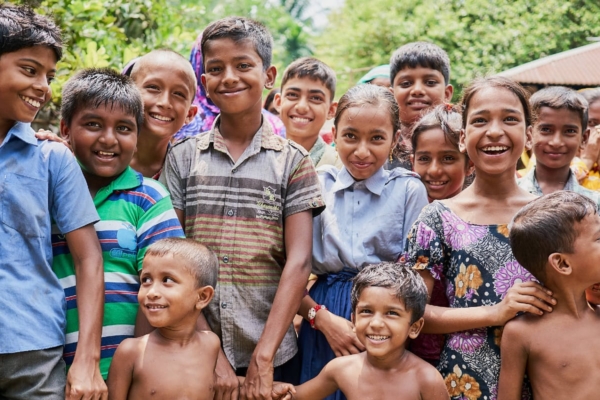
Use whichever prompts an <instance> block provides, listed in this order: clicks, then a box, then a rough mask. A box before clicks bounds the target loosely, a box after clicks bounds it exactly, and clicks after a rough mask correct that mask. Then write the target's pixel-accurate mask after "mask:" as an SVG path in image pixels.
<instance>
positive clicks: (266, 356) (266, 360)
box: [252, 345, 275, 366]
mask: <svg viewBox="0 0 600 400" xmlns="http://www.w3.org/2000/svg"><path fill="white" fill-rule="evenodd" d="M259 346H260V345H259ZM259 346H256V349H255V350H254V353H253V354H252V359H253V360H254V362H255V363H256V364H257V365H259V366H260V365H265V364H271V365H272V364H273V361H274V359H275V354H274V353H272V352H269V351H265V350H263V349H261V348H260V347H259Z"/></svg>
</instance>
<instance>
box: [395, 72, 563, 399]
mask: <svg viewBox="0 0 600 400" xmlns="http://www.w3.org/2000/svg"><path fill="white" fill-rule="evenodd" d="M528 97H529V96H528V93H527V92H526V91H525V89H523V88H522V87H521V86H520V85H518V84H517V83H515V82H513V81H511V80H509V79H506V78H500V77H492V78H486V79H480V80H476V81H475V82H473V83H472V84H471V85H470V86H469V87H468V88H467V89H466V90H465V92H464V97H463V100H462V107H463V129H462V130H461V132H460V142H459V148H460V150H461V151H462V152H466V153H467V154H468V156H469V159H470V160H471V161H472V162H473V164H474V166H475V179H474V181H473V184H472V185H471V186H469V187H468V188H467V189H465V190H464V191H462V192H460V193H459V194H458V195H456V196H455V197H452V198H450V199H447V200H443V201H434V202H433V203H431V204H430V205H429V206H427V207H426V208H425V209H424V210H423V212H422V213H421V215H420V216H419V219H418V220H417V221H416V222H415V224H414V225H413V229H412V230H411V233H410V235H409V239H408V245H407V255H406V261H408V262H409V263H412V264H414V267H415V269H417V270H420V272H421V275H422V276H423V279H424V280H425V282H426V284H427V286H428V289H429V291H430V293H431V292H432V290H433V288H434V282H435V281H436V280H438V281H440V282H442V283H443V285H444V287H445V295H446V297H447V299H448V302H449V304H450V307H449V308H448V307H437V306H433V305H428V306H427V309H426V311H425V327H424V329H423V331H424V332H427V333H437V334H446V344H445V346H444V350H443V351H442V354H441V358H440V362H439V365H438V369H439V370H440V372H441V373H442V375H443V376H444V378H445V382H446V387H447V389H448V392H449V394H450V397H451V398H452V399H469V400H476V399H495V398H496V393H497V384H498V376H499V372H500V340H501V337H502V327H503V325H504V324H505V323H506V322H507V321H508V320H510V319H511V318H514V316H515V315H516V314H517V313H519V312H529V313H532V314H535V315H542V314H544V313H545V312H550V311H551V310H552V305H553V304H554V302H555V301H554V299H553V298H552V297H551V296H552V294H551V293H550V292H549V291H548V290H546V289H544V288H543V287H542V286H541V285H539V284H538V283H535V282H534V281H533V277H532V275H530V274H529V272H527V271H526V270H525V269H524V268H523V267H521V265H519V263H518V262H517V261H516V260H515V258H514V256H513V254H512V251H511V249H510V245H509V242H508V228H507V225H508V223H509V222H510V221H511V219H512V217H513V216H514V215H515V214H516V213H517V211H518V210H519V209H520V208H521V207H523V206H524V205H525V204H527V203H528V202H530V201H531V200H533V199H534V198H535V197H534V196H533V195H530V194H529V193H527V192H526V191H524V190H523V189H520V188H519V187H518V186H517V180H516V175H515V170H516V164H517V160H518V159H519V157H520V155H521V154H522V152H523V149H524V147H525V146H526V145H529V144H530V143H531V112H530V109H529V102H528Z"/></svg>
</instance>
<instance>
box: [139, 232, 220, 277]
mask: <svg viewBox="0 0 600 400" xmlns="http://www.w3.org/2000/svg"><path fill="white" fill-rule="evenodd" d="M167 255H170V256H173V257H180V258H181V259H183V261H185V262H183V263H181V265H183V266H184V267H185V268H186V269H187V270H188V272H189V273H190V274H191V275H192V276H193V277H194V278H195V279H196V288H201V287H203V286H212V287H213V288H214V287H216V286H217V275H218V274H219V260H218V259H217V256H216V255H215V253H213V251H212V250H211V249H209V248H208V247H206V246H205V245H203V244H201V243H200V242H198V241H197V240H194V239H184V238H166V239H161V240H158V241H156V242H154V243H152V244H151V245H150V246H149V247H148V250H146V254H145V255H144V257H148V256H152V257H165V256H167Z"/></svg>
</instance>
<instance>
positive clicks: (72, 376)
mask: <svg viewBox="0 0 600 400" xmlns="http://www.w3.org/2000/svg"><path fill="white" fill-rule="evenodd" d="M61 55H62V48H61V38H60V31H59V29H58V28H57V27H56V25H55V24H54V23H53V22H52V21H51V20H50V19H48V18H46V17H43V16H40V15H37V14H35V13H34V12H33V11H32V10H31V9H29V8H25V7H18V6H13V5H10V4H2V5H0V104H1V107H0V171H2V173H1V174H0V254H1V255H2V256H1V257H0V291H1V292H2V296H0V398H10V399H15V398H22V399H64V398H65V397H66V398H67V399H74V398H77V399H79V398H81V397H82V396H85V397H87V398H92V397H94V398H104V399H105V398H106V385H105V384H104V382H103V381H102V378H101V376H100V373H99V371H98V366H97V361H98V358H99V357H100V348H99V346H98V344H99V342H100V330H101V320H102V304H103V291H102V283H103V277H102V257H101V253H100V247H99V245H98V240H97V238H96V235H95V233H94V228H93V226H92V224H93V223H94V222H96V221H97V220H98V214H97V213H96V211H95V210H94V207H93V204H92V201H91V199H90V197H89V194H88V193H87V191H86V190H85V184H84V180H83V177H82V175H81V171H80V169H79V167H78V166H77V162H76V161H75V158H74V157H73V156H72V155H71V154H70V152H69V151H68V149H67V148H65V147H64V146H62V145H60V144H57V143H51V142H45V141H38V140H36V138H35V136H34V132H33V130H32V129H31V126H30V123H31V122H32V121H33V119H34V118H35V115H36V114H37V112H38V111H39V109H40V107H42V106H43V105H45V104H46V103H47V102H48V101H49V100H50V97H51V90H50V82H51V81H52V79H54V75H55V73H56V63H57V62H58V60H59V59H60V58H61ZM51 221H54V222H55V224H56V229H57V232H60V233H61V234H62V235H64V236H63V241H65V247H67V245H68V248H69V250H70V251H71V252H72V253H73V254H74V256H75V262H74V274H73V275H74V276H73V281H77V284H78V286H79V287H80V288H81V294H80V297H79V304H80V311H81V313H80V314H81V333H82V340H81V346H80V347H79V350H78V351H77V354H75V358H74V361H73V368H72V369H71V370H70V371H69V374H68V376H67V379H66V382H65V371H64V362H63V361H62V352H63V345H64V341H65V336H64V325H65V311H64V293H63V291H62V287H61V284H60V282H59V280H58V279H57V277H56V275H54V273H53V272H52V269H51V265H50V264H51V261H52V244H51V242H50V232H51ZM65 385H66V389H65Z"/></svg>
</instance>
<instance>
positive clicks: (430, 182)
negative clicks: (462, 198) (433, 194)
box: [427, 181, 447, 186]
mask: <svg viewBox="0 0 600 400" xmlns="http://www.w3.org/2000/svg"><path fill="white" fill-rule="evenodd" d="M427 183H429V184H430V185H434V186H439V185H445V184H446V183H447V181H439V182H433V181H429V182H427Z"/></svg>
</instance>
